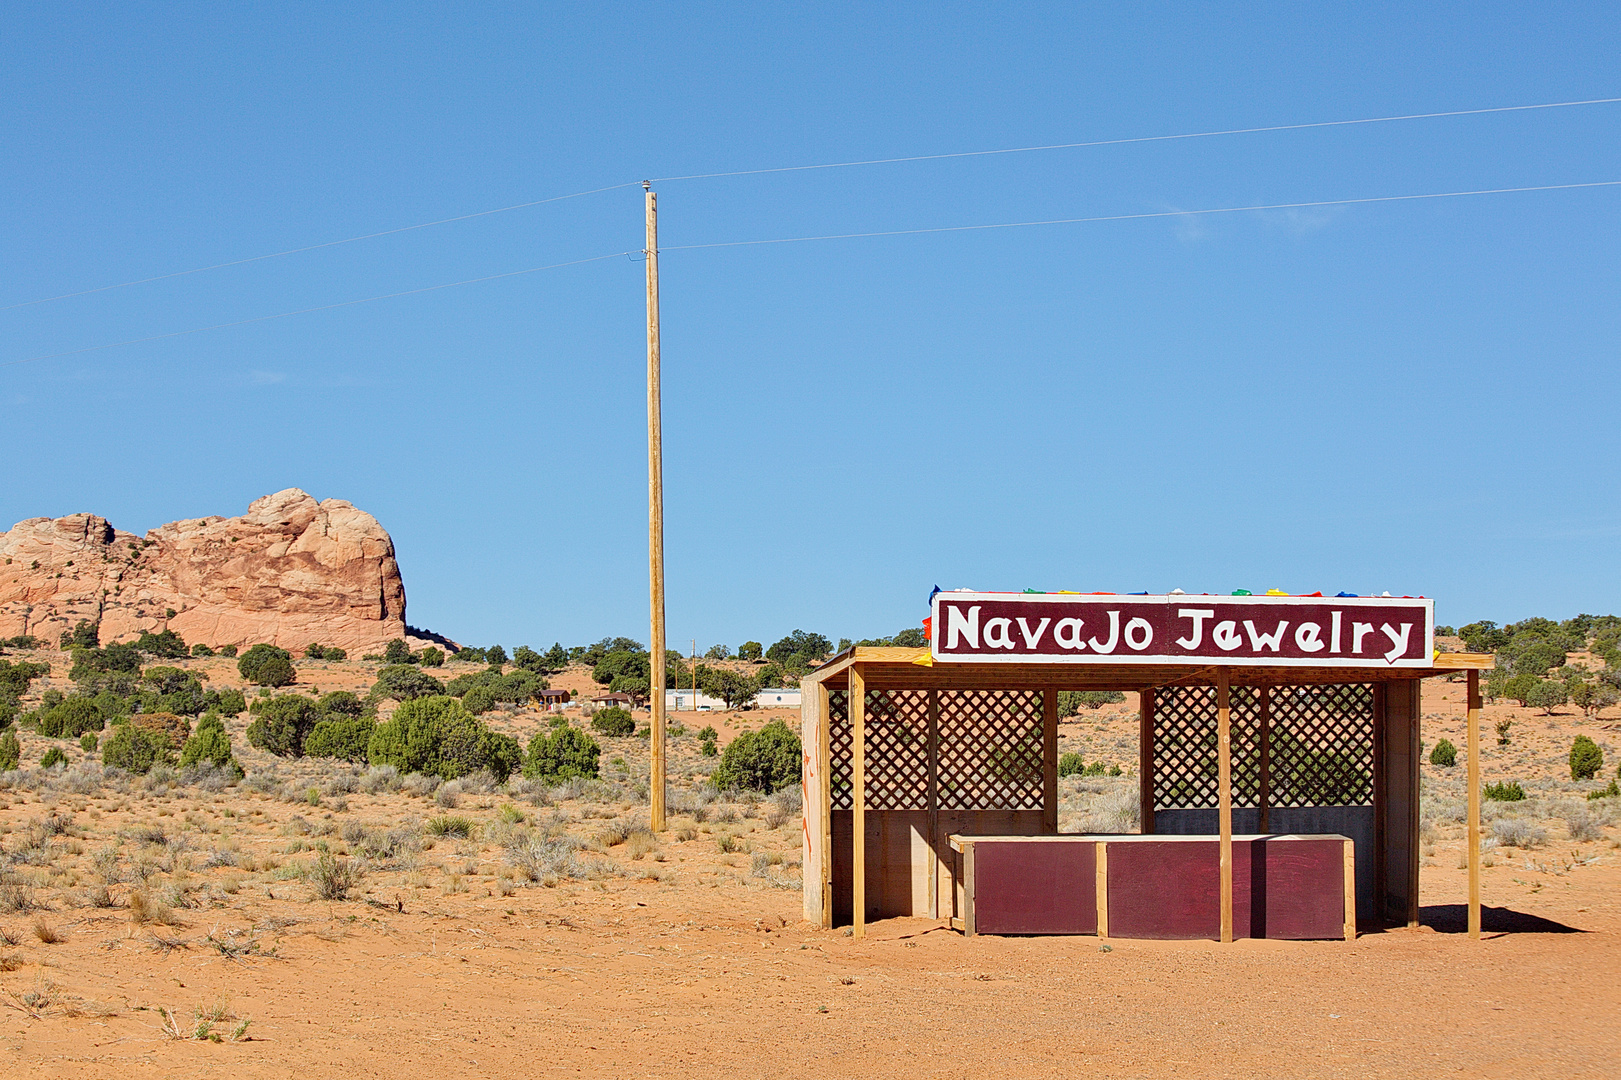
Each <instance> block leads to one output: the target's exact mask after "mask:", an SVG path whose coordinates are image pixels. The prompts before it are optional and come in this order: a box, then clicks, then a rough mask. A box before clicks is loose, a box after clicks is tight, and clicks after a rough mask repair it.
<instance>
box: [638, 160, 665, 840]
mask: <svg viewBox="0 0 1621 1080" xmlns="http://www.w3.org/2000/svg"><path fill="white" fill-rule="evenodd" d="M642 190H643V191H645V192H646V193H647V252H646V254H647V569H648V593H649V602H650V606H651V608H652V621H653V630H652V634H651V637H652V639H653V640H652V643H651V648H652V652H653V655H652V657H651V660H652V664H651V667H652V669H653V670H652V672H651V678H650V679H649V680H648V681H649V682H650V683H651V684H652V685H651V686H650V687H649V689H650V690H652V692H653V693H652V698H653V732H652V735H653V739H652V743H653V775H652V778H651V782H650V784H649V790H648V801H649V803H650V804H651V807H650V812H649V818H650V821H649V824H650V825H651V826H652V829H653V831H654V832H663V831H664V793H665V792H664V436H663V433H662V431H661V429H660V417H659V410H660V406H659V398H660V391H659V197H658V195H657V194H655V193H654V192H653V186H652V184H651V183H649V182H647V181H645V180H644V181H643V182H642Z"/></svg>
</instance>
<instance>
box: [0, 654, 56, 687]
mask: <svg viewBox="0 0 1621 1080" xmlns="http://www.w3.org/2000/svg"><path fill="white" fill-rule="evenodd" d="M50 673H51V665H49V664H35V663H31V662H30V661H27V660H19V661H17V662H16V663H15V664H14V663H12V662H11V661H10V660H0V692H4V693H8V694H26V693H28V687H29V685H30V684H31V683H32V682H33V681H34V680H35V679H37V678H39V677H40V676H41V675H49V674H50Z"/></svg>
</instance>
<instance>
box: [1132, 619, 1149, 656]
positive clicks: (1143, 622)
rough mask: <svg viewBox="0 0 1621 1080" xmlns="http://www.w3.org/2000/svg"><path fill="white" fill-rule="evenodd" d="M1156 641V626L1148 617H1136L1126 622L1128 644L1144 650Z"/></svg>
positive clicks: (1138, 649) (1139, 650) (1140, 650)
mask: <svg viewBox="0 0 1621 1080" xmlns="http://www.w3.org/2000/svg"><path fill="white" fill-rule="evenodd" d="M1153 642H1154V627H1153V624H1151V623H1150V622H1149V621H1148V620H1147V619H1143V618H1136V619H1133V620H1131V621H1130V622H1129V623H1127V624H1126V644H1127V645H1128V646H1129V647H1131V648H1133V649H1136V650H1137V651H1138V652H1142V651H1143V650H1144V649H1146V648H1148V646H1150V645H1151V644H1153Z"/></svg>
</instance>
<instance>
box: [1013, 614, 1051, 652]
mask: <svg viewBox="0 0 1621 1080" xmlns="http://www.w3.org/2000/svg"><path fill="white" fill-rule="evenodd" d="M1050 622H1052V620H1051V619H1042V620H1041V625H1039V626H1037V627H1036V631H1035V633H1033V634H1032V633H1031V632H1030V620H1029V619H1020V620H1019V633H1021V634H1023V635H1024V647H1025V648H1027V649H1034V648H1035V647H1036V646H1037V645H1040V644H1041V635H1042V634H1045V633H1046V632H1047V624H1048V623H1050Z"/></svg>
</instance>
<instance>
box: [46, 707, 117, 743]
mask: <svg viewBox="0 0 1621 1080" xmlns="http://www.w3.org/2000/svg"><path fill="white" fill-rule="evenodd" d="M34 715H35V717H36V725H37V727H36V730H38V731H39V733H40V734H41V735H43V736H45V737H46V738H48V739H77V738H79V737H80V736H81V735H83V734H84V733H85V732H87V731H100V730H101V729H102V728H103V727H105V726H106V722H105V720H103V718H102V715H101V710H100V709H98V708H97V707H96V703H95V702H94V701H91V700H90V699H89V698H86V697H70V698H65V699H64V700H63V701H62V703H61V704H59V705H54V706H52V707H50V708H42V709H40V710H39V711H38V712H36V713H35V714H34Z"/></svg>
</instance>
